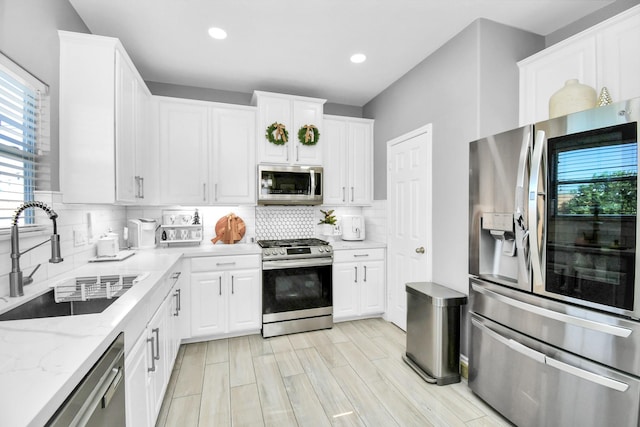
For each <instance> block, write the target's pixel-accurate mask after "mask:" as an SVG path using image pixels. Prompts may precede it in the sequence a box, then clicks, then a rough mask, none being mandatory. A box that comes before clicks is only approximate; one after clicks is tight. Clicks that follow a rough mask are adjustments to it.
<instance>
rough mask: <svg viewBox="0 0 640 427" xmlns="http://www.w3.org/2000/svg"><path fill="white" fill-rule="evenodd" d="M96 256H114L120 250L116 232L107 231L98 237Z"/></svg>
mask: <svg viewBox="0 0 640 427" xmlns="http://www.w3.org/2000/svg"><path fill="white" fill-rule="evenodd" d="M97 247H98V257H114V256H116V255H118V252H120V245H119V243H118V235H117V234H116V233H111V232H109V233H107V234H105V235H104V236H100V238H99V239H98V245H97Z"/></svg>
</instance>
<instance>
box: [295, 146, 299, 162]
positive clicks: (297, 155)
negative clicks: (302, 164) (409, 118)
mask: <svg viewBox="0 0 640 427" xmlns="http://www.w3.org/2000/svg"><path fill="white" fill-rule="evenodd" d="M299 151H300V147H299V146H297V145H296V162H299V161H300V152H299Z"/></svg>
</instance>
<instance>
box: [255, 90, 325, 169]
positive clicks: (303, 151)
mask: <svg viewBox="0 0 640 427" xmlns="http://www.w3.org/2000/svg"><path fill="white" fill-rule="evenodd" d="M325 102H326V100H324V99H317V98H306V97H301V96H293V95H283V94H278V93H270V92H261V91H255V92H254V94H253V100H252V103H253V104H254V105H257V107H258V125H257V153H258V157H257V161H258V163H278V164H302V165H321V164H322V152H323V150H322V144H323V143H324V136H323V135H322V133H323V110H324V103H325ZM274 123H280V124H283V125H284V126H285V128H286V130H287V132H288V135H289V138H288V139H287V142H286V143H284V144H274V143H272V142H269V140H268V139H267V137H266V133H267V128H269V126H271V125H272V124H274ZM305 125H313V126H315V127H316V128H317V129H318V132H319V134H320V137H319V140H318V141H317V142H316V144H303V143H301V142H300V141H299V140H298V131H299V130H300V129H301V128H302V127H303V126H305Z"/></svg>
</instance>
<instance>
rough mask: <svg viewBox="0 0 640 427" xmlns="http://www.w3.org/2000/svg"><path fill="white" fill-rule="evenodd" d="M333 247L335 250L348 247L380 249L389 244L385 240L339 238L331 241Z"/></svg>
mask: <svg viewBox="0 0 640 427" xmlns="http://www.w3.org/2000/svg"><path fill="white" fill-rule="evenodd" d="M329 243H331V246H332V247H333V250H335V251H340V250H348V249H379V248H386V247H387V244H386V243H384V242H376V241H373V240H351V241H348V240H339V239H336V240H334V241H331V242H329Z"/></svg>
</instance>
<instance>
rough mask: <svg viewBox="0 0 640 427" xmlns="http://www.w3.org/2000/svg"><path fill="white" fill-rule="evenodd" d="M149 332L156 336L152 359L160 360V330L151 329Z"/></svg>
mask: <svg viewBox="0 0 640 427" xmlns="http://www.w3.org/2000/svg"><path fill="white" fill-rule="evenodd" d="M151 332H153V333H155V334H156V355H155V356H154V358H155V359H156V360H160V328H153V329H152V330H151Z"/></svg>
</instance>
